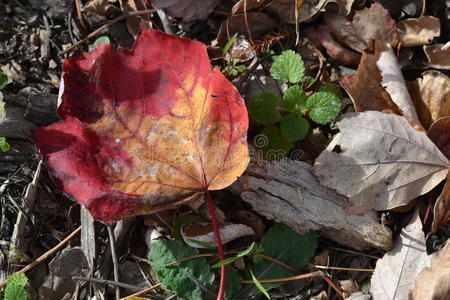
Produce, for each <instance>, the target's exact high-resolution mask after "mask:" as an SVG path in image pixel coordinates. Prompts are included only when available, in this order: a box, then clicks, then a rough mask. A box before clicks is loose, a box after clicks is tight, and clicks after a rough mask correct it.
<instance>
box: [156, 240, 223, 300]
mask: <svg viewBox="0 0 450 300" xmlns="http://www.w3.org/2000/svg"><path fill="white" fill-rule="evenodd" d="M197 254H198V251H197V249H195V248H192V247H189V246H187V245H185V244H183V243H182V242H180V241H173V240H171V241H167V240H164V241H157V242H155V243H154V244H153V245H152V250H151V252H150V259H151V261H152V267H153V270H154V271H155V273H156V275H157V277H158V279H159V280H160V281H161V283H162V284H163V286H164V287H166V288H167V289H169V290H171V291H175V292H176V293H177V295H178V296H179V297H181V298H185V299H192V300H197V299H199V300H200V299H205V298H206V297H207V294H206V293H205V291H204V290H205V288H211V284H212V282H213V280H214V274H213V273H211V271H210V268H209V265H208V264H207V263H206V260H205V259H204V258H196V259H191V260H188V261H184V262H182V263H179V264H176V265H173V266H170V267H165V266H164V265H165V264H168V263H171V262H174V261H176V260H179V259H181V258H186V257H189V256H193V255H197Z"/></svg>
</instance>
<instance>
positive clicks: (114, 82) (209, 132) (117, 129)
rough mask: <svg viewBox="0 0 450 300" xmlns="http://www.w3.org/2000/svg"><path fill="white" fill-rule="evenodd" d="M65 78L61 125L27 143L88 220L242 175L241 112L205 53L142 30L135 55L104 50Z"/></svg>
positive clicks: (77, 60)
mask: <svg viewBox="0 0 450 300" xmlns="http://www.w3.org/2000/svg"><path fill="white" fill-rule="evenodd" d="M63 71H64V85H65V88H64V91H63V96H62V98H63V103H62V104H61V105H60V106H59V108H58V114H59V116H60V117H61V118H62V119H63V121H62V122H60V123H57V124H53V125H51V126H48V127H42V128H40V129H37V130H36V131H35V132H34V135H33V137H32V139H33V140H34V142H35V144H36V145H37V147H38V148H39V150H40V151H41V153H42V155H43V159H44V162H45V163H46V165H47V166H48V168H49V169H50V173H51V175H52V177H53V179H54V181H55V183H56V185H57V186H58V187H59V188H60V189H62V190H63V191H64V192H65V193H66V194H67V195H69V197H70V198H72V199H75V200H76V201H78V202H79V203H80V204H82V205H84V206H86V207H87V208H88V209H89V210H90V212H91V213H92V215H93V216H95V217H97V218H101V219H105V220H117V219H121V218H124V217H127V216H132V215H137V214H146V213H150V212H155V211H160V210H165V209H169V208H174V207H177V206H180V205H182V204H184V203H186V202H188V201H190V200H193V199H197V198H199V197H200V196H201V195H202V194H203V193H204V192H205V191H206V190H218V189H222V188H224V187H226V186H228V185H230V184H231V183H232V182H234V181H235V180H236V178H237V177H238V176H239V175H241V173H242V172H243V171H244V170H245V168H246V166H247V164H248V161H249V156H248V148H247V141H246V133H247V127H248V118H247V111H246V107H245V103H244V101H243V99H242V98H241V96H240V95H239V93H238V91H237V89H236V88H235V87H234V86H233V85H232V84H231V83H230V82H229V81H228V80H227V79H226V78H225V77H224V76H223V75H222V74H221V73H220V71H219V70H218V69H217V68H215V69H212V70H211V67H210V63H209V59H208V55H207V52H206V48H205V46H204V45H203V44H201V43H199V42H195V41H191V40H188V39H184V38H178V37H174V36H171V35H168V34H165V33H162V32H159V31H156V30H148V31H143V33H142V34H141V35H140V36H139V37H138V39H137V40H136V43H135V46H134V49H133V50H125V49H120V50H118V51H116V50H114V48H113V47H112V46H111V45H108V44H101V45H99V47H98V48H97V50H96V51H94V52H91V53H81V54H77V55H75V56H73V57H71V58H69V59H67V60H66V61H65V63H64V67H63ZM80 187H83V188H80Z"/></svg>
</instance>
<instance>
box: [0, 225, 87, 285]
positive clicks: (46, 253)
mask: <svg viewBox="0 0 450 300" xmlns="http://www.w3.org/2000/svg"><path fill="white" fill-rule="evenodd" d="M80 231H81V226H80V227H78V228H77V229H75V230H74V231H73V232H72V233H71V234H69V235H68V236H67V237H66V238H65V239H64V240H62V241H61V242H59V244H58V245H56V246H55V247H53V248H52V249H50V250H48V251H47V252H45V253H44V254H42V255H41V256H40V257H38V258H37V259H36V260H35V261H33V262H32V263H30V264H29V265H27V266H25V267H24V268H23V269H21V270H19V271H17V273H25V272H27V271H29V270H31V269H32V268H34V267H35V266H37V265H38V264H40V263H41V262H43V261H44V260H46V259H47V258H48V257H49V256H50V255H52V254H53V253H55V252H56V251H58V250H59V249H60V248H61V247H62V246H64V245H65V244H66V243H67V242H68V241H70V240H71V239H72V238H73V237H75V236H76V235H77V234H78V233H80ZM7 283H8V280H3V281H2V282H0V288H2V287H4V286H5V285H6V284H7Z"/></svg>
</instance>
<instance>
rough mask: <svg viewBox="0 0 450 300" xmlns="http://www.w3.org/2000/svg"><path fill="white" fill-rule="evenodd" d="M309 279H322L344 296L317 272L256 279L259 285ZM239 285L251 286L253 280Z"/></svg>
mask: <svg viewBox="0 0 450 300" xmlns="http://www.w3.org/2000/svg"><path fill="white" fill-rule="evenodd" d="M311 277H322V279H323V280H325V281H326V282H327V283H328V284H329V285H330V286H331V287H332V288H333V289H334V290H335V291H336V292H337V293H338V294H339V295H340V296H341V297H343V296H344V293H343V292H342V290H341V289H340V288H339V287H338V286H336V284H335V283H334V282H333V281H332V280H331V279H330V278H329V277H328V276H325V275H323V274H321V273H319V272H314V273H308V274H301V275H295V276H289V277H283V278H272V279H258V281H259V282H261V283H274V282H284V281H292V280H298V279H305V278H311ZM241 283H246V284H251V283H253V280H241Z"/></svg>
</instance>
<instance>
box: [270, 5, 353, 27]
mask: <svg viewBox="0 0 450 300" xmlns="http://www.w3.org/2000/svg"><path fill="white" fill-rule="evenodd" d="M353 2H354V0H319V1H304V2H303V4H302V5H301V7H300V18H299V21H300V22H308V21H311V19H312V18H313V17H314V16H315V15H317V14H318V13H320V12H322V11H324V10H325V7H326V6H328V4H330V6H331V5H332V4H334V5H336V6H337V11H338V12H339V14H340V15H344V16H346V15H348V14H349V13H350V12H351V8H352V5H353ZM267 10H268V11H270V12H273V13H275V14H277V15H278V16H279V17H280V19H281V20H283V21H284V22H286V23H289V24H295V23H296V19H295V0H277V1H273V2H272V3H271V4H270V5H268V6H267Z"/></svg>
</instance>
